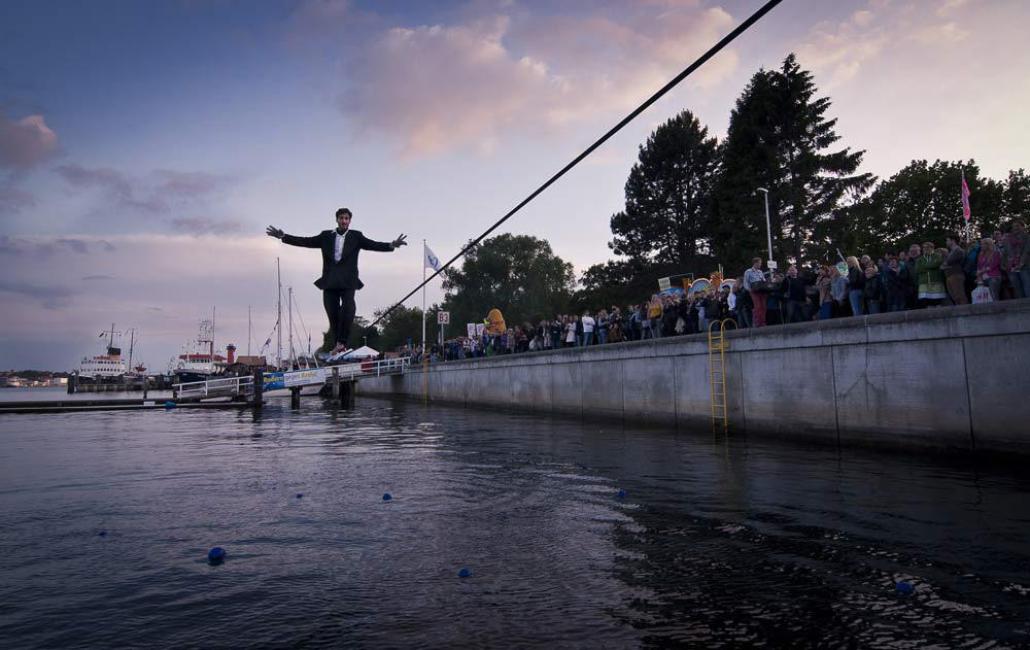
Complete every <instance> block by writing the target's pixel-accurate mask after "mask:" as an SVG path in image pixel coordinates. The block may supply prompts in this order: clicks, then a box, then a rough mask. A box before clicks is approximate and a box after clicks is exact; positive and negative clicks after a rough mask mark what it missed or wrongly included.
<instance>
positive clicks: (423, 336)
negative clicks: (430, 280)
mask: <svg viewBox="0 0 1030 650" xmlns="http://www.w3.org/2000/svg"><path fill="white" fill-rule="evenodd" d="M425 281H426V240H424V239H423V240H422V355H423V356H425V354H426V285H425Z"/></svg>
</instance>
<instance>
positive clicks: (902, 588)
mask: <svg viewBox="0 0 1030 650" xmlns="http://www.w3.org/2000/svg"><path fill="white" fill-rule="evenodd" d="M894 590H895V591H897V592H898V593H899V594H901V595H902V596H911V595H912V594H914V593H915V592H916V587H915V585H913V584H912V583H911V582H907V581H905V580H902V581H901V582H896V583H894Z"/></svg>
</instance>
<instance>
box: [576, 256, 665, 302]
mask: <svg viewBox="0 0 1030 650" xmlns="http://www.w3.org/2000/svg"><path fill="white" fill-rule="evenodd" d="M658 277H663V276H662V275H660V274H659V275H656V274H655V267H654V266H652V265H641V264H638V263H636V262H634V261H628V260H610V261H608V262H605V263H604V264H595V265H593V266H591V267H590V268H588V269H587V270H586V271H584V273H583V277H582V278H581V279H580V283H581V284H582V285H583V288H582V289H580V290H579V291H577V292H576V294H575V296H574V297H573V304H574V305H575V307H576V311H577V312H579V311H582V310H584V309H588V310H595V309H601V308H605V309H607V308H609V307H611V306H612V305H618V306H620V307H624V306H626V305H628V304H632V303H636V302H639V301H640V300H641V299H642V298H644V297H646V296H649V295H650V294H651V293H653V292H654V291H655V290H656V289H657V280H656V278H658Z"/></svg>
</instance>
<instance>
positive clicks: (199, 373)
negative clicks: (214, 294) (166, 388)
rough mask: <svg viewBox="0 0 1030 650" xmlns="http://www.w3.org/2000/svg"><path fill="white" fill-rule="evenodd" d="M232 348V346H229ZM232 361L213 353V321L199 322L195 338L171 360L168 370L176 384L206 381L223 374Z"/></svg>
mask: <svg viewBox="0 0 1030 650" xmlns="http://www.w3.org/2000/svg"><path fill="white" fill-rule="evenodd" d="M229 347H230V348H232V346H229ZM232 349H235V348H232ZM232 362H233V359H230V358H228V357H225V356H222V355H220V354H216V353H215V320H214V316H213V315H212V318H211V319H210V320H202V321H200V327H199V331H198V333H197V338H195V339H194V340H192V341H189V342H187V343H186V344H185V345H184V346H183V350H182V353H180V354H179V356H178V357H176V358H175V359H173V360H172V367H171V368H170V370H171V372H172V374H173V375H175V381H176V382H177V383H183V384H185V383H188V382H192V381H207V380H208V379H217V378H218V377H220V376H222V375H224V374H225V369H226V367H227V366H228V365H230V364H231V363H232Z"/></svg>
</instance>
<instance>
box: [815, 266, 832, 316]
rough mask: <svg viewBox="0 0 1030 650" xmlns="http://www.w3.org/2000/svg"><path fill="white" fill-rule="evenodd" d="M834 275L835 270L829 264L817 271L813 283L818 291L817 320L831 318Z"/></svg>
mask: <svg viewBox="0 0 1030 650" xmlns="http://www.w3.org/2000/svg"><path fill="white" fill-rule="evenodd" d="M836 274H837V268H836V267H834V266H830V265H829V264H826V265H823V267H822V268H821V269H819V277H818V278H817V279H816V281H815V286H816V288H817V289H819V320H829V319H830V318H832V317H833V278H834V276H835V275H836Z"/></svg>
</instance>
